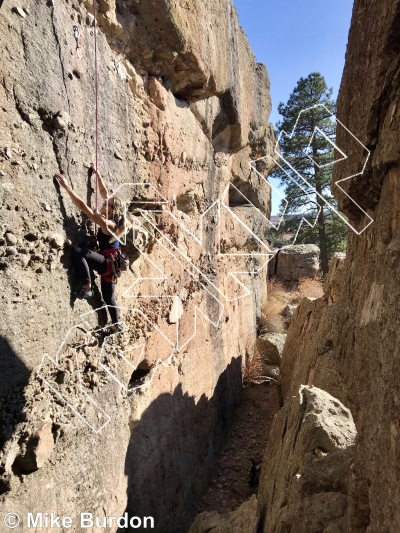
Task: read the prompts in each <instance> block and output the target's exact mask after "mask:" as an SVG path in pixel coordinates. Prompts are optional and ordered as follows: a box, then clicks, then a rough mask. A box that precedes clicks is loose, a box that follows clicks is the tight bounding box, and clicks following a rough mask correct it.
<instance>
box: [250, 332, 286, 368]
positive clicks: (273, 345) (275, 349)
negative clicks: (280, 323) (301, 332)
mask: <svg viewBox="0 0 400 533" xmlns="http://www.w3.org/2000/svg"><path fill="white" fill-rule="evenodd" d="M286 337H287V335H286V334H285V333H264V334H263V335H260V336H259V337H258V338H257V342H256V346H257V350H258V353H259V354H260V356H261V360H262V362H263V363H265V364H267V365H276V366H278V367H279V366H280V364H281V358H282V352H283V347H284V346H285V341H286Z"/></svg>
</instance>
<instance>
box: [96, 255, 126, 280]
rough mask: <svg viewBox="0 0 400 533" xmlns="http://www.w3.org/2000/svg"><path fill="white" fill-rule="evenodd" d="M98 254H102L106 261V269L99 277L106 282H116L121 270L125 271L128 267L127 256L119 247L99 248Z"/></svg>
mask: <svg viewBox="0 0 400 533" xmlns="http://www.w3.org/2000/svg"><path fill="white" fill-rule="evenodd" d="M99 254H101V255H104V257H105V258H106V263H107V270H106V271H105V272H104V274H102V276H101V277H102V278H103V279H104V281H107V282H108V283H117V281H118V278H119V277H121V274H122V272H126V271H127V270H128V268H129V258H128V256H127V255H126V254H125V253H124V252H121V250H120V249H119V248H109V249H106V250H99Z"/></svg>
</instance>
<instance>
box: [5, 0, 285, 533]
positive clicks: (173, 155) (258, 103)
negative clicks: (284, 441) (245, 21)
mask: <svg viewBox="0 0 400 533" xmlns="http://www.w3.org/2000/svg"><path fill="white" fill-rule="evenodd" d="M91 5H92V2H89V1H87V2H81V1H75V2H68V1H66V2H44V1H43V2H37V1H33V0H24V1H23V2H22V3H20V4H19V5H18V6H17V7H18V9H15V5H14V4H12V3H11V2H10V1H9V0H5V1H4V2H3V3H2V6H1V17H0V43H1V49H2V52H3V54H2V61H1V65H0V139H1V141H0V202H1V207H2V209H1V212H0V270H1V275H2V281H3V283H2V287H3V289H2V294H1V301H2V311H3V312H2V324H1V329H2V334H1V338H0V343H1V346H0V348H1V349H0V398H1V404H0V420H1V433H0V437H1V439H0V440H1V442H2V445H3V451H2V453H1V455H0V476H1V480H0V493H1V494H2V496H1V497H2V502H1V506H2V509H4V510H14V511H15V510H16V509H19V511H20V514H21V515H22V516H23V515H24V513H26V512H27V511H30V512H39V511H44V510H48V509H51V510H52V511H53V512H54V513H56V514H59V515H69V516H72V517H75V518H76V517H77V515H78V513H79V512H81V511H86V510H87V511H91V510H93V513H94V514H95V515H97V516H100V517H103V516H104V515H107V516H110V515H113V516H120V515H122V514H123V512H124V511H125V510H127V511H128V512H129V514H130V515H135V516H154V518H155V523H156V531H174V532H175V531H184V530H185V527H187V526H188V524H189V523H190V521H191V518H192V513H193V509H194V506H195V502H196V500H197V499H198V498H199V497H200V496H201V494H202V493H203V491H204V489H205V487H206V486H207V481H208V474H209V471H210V469H211V467H212V464H213V461H214V456H215V452H216V451H217V450H218V448H219V445H220V442H221V440H222V438H223V436H224V434H225V432H226V430H227V428H228V427H229V425H230V423H231V418H232V412H233V408H234V405H235V403H236V400H237V391H238V390H239V388H240V387H241V382H242V379H241V374H242V365H244V363H245V358H246V357H247V349H248V346H252V345H253V344H254V342H255V335H256V318H257V316H258V315H259V314H260V309H261V304H262V301H263V299H264V296H265V290H266V286H265V273H264V272H260V273H259V274H256V275H251V276H247V275H245V274H238V275H237V277H236V276H235V275H234V273H235V272H246V271H252V272H253V271H256V270H257V268H258V267H259V266H261V264H262V262H264V261H265V258H264V259H262V258H260V256H253V257H250V256H247V257H243V256H241V257H239V255H235V254H238V253H239V254H243V253H245V254H252V253H254V254H257V253H259V252H260V250H259V248H258V245H257V243H256V240H255V239H254V236H253V233H252V232H254V233H256V234H257V236H259V237H260V238H261V239H262V240H263V236H264V235H265V233H266V218H268V215H269V205H270V193H269V190H268V187H267V186H266V184H265V182H260V180H259V179H258V177H257V175H256V174H255V173H251V171H250V165H249V162H250V160H251V159H253V158H257V157H261V156H263V155H265V154H266V153H267V152H268V151H271V149H272V147H273V143H274V139H273V130H272V127H271V126H270V125H269V124H268V116H269V113H270V110H271V102H270V96H269V80H268V74H267V72H266V69H265V67H264V66H262V65H260V64H257V63H256V61H255V58H254V55H253V54H252V52H251V50H250V47H249V45H248V42H247V39H246V37H245V35H244V33H243V31H242V30H241V28H240V26H239V22H238V18H237V14H236V11H235V9H234V7H233V5H232V2H231V1H222V0H221V1H217V2H215V1H211V0H210V1H205V2H199V1H197V0H196V1H191V2H187V1H186V0H159V1H157V2H153V3H150V4H149V3H148V2H136V1H129V0H128V1H126V2H120V1H117V2H115V1H113V0H105V1H100V2H99V5H98V22H99V28H98V31H97V55H98V101H99V152H98V155H99V170H100V172H101V174H102V175H103V178H104V180H105V181H106V185H107V188H108V190H109V192H110V193H111V192H114V193H115V191H117V189H118V191H117V194H118V195H119V196H121V197H122V198H123V199H124V200H125V201H126V202H127V204H128V214H127V219H128V221H129V224H130V225H132V226H133V230H132V231H131V232H130V233H129V234H128V236H127V241H128V242H127V245H126V247H125V250H126V252H127V254H128V256H129V258H130V261H131V266H130V270H129V271H128V272H127V273H124V274H123V276H122V277H121V278H120V279H119V281H118V286H117V291H118V303H119V305H120V306H121V326H122V329H123V331H122V332H121V333H120V334H118V335H115V336H113V337H108V338H104V332H102V331H101V328H102V327H104V326H105V324H106V321H107V316H106V313H105V312H104V310H103V311H102V310H99V311H95V310H96V309H98V308H100V307H101V306H102V301H101V295H100V292H99V289H98V287H99V278H98V277H97V278H95V296H94V298H93V300H92V301H91V302H87V301H80V300H74V299H73V298H72V299H71V297H70V294H71V289H72V288H73V287H74V283H75V282H74V279H73V276H72V269H71V253H70V247H71V243H73V244H80V245H81V246H82V245H87V244H88V245H90V246H92V245H93V235H94V229H95V228H94V224H92V223H91V222H90V221H88V220H87V219H86V217H84V216H83V215H82V214H81V213H80V212H79V210H78V209H77V208H75V206H74V205H73V204H72V202H71V200H70V198H69V197H68V195H67V194H66V193H65V192H60V191H59V189H58V188H57V187H56V186H55V184H54V182H53V179H52V177H53V175H54V173H55V172H57V171H61V172H63V173H64V174H65V175H66V176H67V179H68V181H69V183H70V184H71V186H72V187H73V189H74V190H75V191H76V192H77V193H78V194H79V195H80V196H81V197H82V198H83V199H84V200H85V201H86V202H88V203H89V204H91V205H92V206H94V205H95V183H94V181H93V178H92V181H90V180H89V178H88V177H87V171H86V168H85V167H84V164H89V163H90V162H92V161H94V159H95V96H96V95H95V83H94V80H95V68H94V28H93V15H92V14H91V13H90V11H88V9H90V7H91ZM74 26H77V28H78V31H79V33H78V35H77V38H78V43H77V42H76V40H75V36H74ZM77 44H78V45H79V50H77ZM264 170H265V171H268V169H264ZM123 184H125V185H123ZM217 200H219V202H220V203H219V205H217V204H214V207H211V209H208V208H209V207H210V206H212V205H213V203H214V202H216V201H217ZM99 201H100V199H99ZM149 202H150V203H149ZM253 206H256V207H257V208H259V209H260V211H256V210H255V209H254V207H253ZM155 211H157V212H155ZM203 214H204V216H202V215H203ZM202 222H203V227H202V226H201V223H202ZM219 230H220V231H219ZM261 248H262V247H261ZM261 251H262V252H264V253H265V252H266V250H265V249H263V248H262V249H261ZM229 253H231V255H229ZM174 257H178V258H179V261H177V260H174ZM239 281H240V283H239ZM241 283H243V285H242V284H241ZM245 287H247V288H248V290H249V295H247V296H246V294H247V290H246V289H245ZM241 296H243V298H241ZM245 296H246V297H245ZM148 297H150V298H148ZM230 301H232V302H233V303H230ZM204 317H206V318H207V319H208V320H207V319H206V318H204ZM178 321H179V337H178V338H177V333H176V331H177V324H178ZM99 328H100V329H99ZM44 354H47V355H46V356H45V357H44ZM136 367H137V368H136ZM134 369H136V370H134ZM113 378H114V379H113ZM127 389H129V390H130V392H129V393H127ZM64 401H67V402H68V405H66V404H65V403H64ZM55 488H57V490H55ZM75 518H74V520H75ZM74 524H75V529H74V530H75V531H79V530H80V529H79V528H78V527H77V526H76V522H74ZM111 530H112V531H114V530H115V528H114V529H113V528H111Z"/></svg>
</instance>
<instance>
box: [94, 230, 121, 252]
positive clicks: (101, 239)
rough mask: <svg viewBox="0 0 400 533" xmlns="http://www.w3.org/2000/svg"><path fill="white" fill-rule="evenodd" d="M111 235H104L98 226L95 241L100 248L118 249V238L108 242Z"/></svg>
mask: <svg viewBox="0 0 400 533" xmlns="http://www.w3.org/2000/svg"><path fill="white" fill-rule="evenodd" d="M112 238H113V236H112V235H106V234H105V233H103V232H102V231H101V228H100V227H99V229H98V231H97V242H98V243H99V248H100V250H110V249H112V248H115V249H118V248H119V240H118V239H116V240H115V241H114V242H112V243H110V242H109V241H110V239H112Z"/></svg>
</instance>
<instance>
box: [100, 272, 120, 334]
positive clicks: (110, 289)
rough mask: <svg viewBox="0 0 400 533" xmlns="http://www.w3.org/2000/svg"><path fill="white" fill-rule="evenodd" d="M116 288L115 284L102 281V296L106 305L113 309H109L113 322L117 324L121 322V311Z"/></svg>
mask: <svg viewBox="0 0 400 533" xmlns="http://www.w3.org/2000/svg"><path fill="white" fill-rule="evenodd" d="M116 288H117V285H116V284H115V283H109V282H108V281H104V279H102V280H101V294H102V295H103V300H104V301H105V303H106V304H107V305H109V306H111V307H109V308H108V312H109V313H110V317H111V322H112V323H113V324H116V323H117V322H118V321H119V309H118V307H117V300H116Z"/></svg>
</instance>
